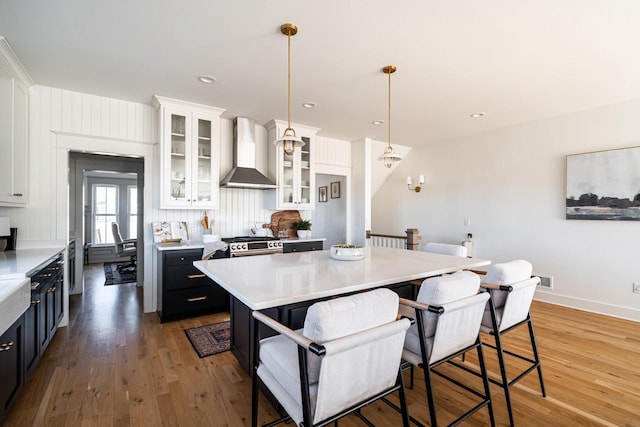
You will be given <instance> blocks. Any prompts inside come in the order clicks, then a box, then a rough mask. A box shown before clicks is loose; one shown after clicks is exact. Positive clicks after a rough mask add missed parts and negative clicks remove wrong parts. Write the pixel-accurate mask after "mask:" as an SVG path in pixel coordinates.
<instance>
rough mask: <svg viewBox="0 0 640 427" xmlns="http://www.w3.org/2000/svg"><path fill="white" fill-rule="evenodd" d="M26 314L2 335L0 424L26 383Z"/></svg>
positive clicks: (0, 344)
mask: <svg viewBox="0 0 640 427" xmlns="http://www.w3.org/2000/svg"><path fill="white" fill-rule="evenodd" d="M23 320H24V316H21V317H20V318H19V319H18V320H16V321H15V322H14V323H13V325H11V327H10V328H9V329H8V330H7V331H6V332H5V333H4V334H2V336H1V337H0V425H2V423H4V420H5V418H6V416H7V414H8V413H9V409H11V406H12V405H13V403H14V402H15V400H16V397H17V395H18V392H19V391H20V390H21V389H22V386H23V384H24V368H23V363H24V357H23V351H24V342H23V341H24V322H23Z"/></svg>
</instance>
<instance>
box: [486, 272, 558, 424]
mask: <svg viewBox="0 0 640 427" xmlns="http://www.w3.org/2000/svg"><path fill="white" fill-rule="evenodd" d="M532 270H533V267H532V265H531V263H530V262H528V261H525V260H521V259H519V260H514V261H511V262H507V263H498V264H493V265H492V266H490V267H489V269H488V271H487V274H486V276H484V277H483V282H482V283H481V287H482V288H483V289H485V290H487V291H488V293H490V294H491V299H490V300H489V302H488V304H487V306H486V308H485V313H484V316H483V319H482V327H481V331H482V332H483V333H486V334H488V335H489V336H491V337H493V339H494V342H493V344H489V343H485V345H486V346H488V347H491V348H493V349H495V350H496V352H497V354H498V362H499V365H500V378H501V380H500V381H497V380H494V379H491V382H492V383H494V384H496V385H499V386H500V387H502V388H503V389H504V394H505V399H506V401H507V411H508V413H509V422H510V424H511V425H512V426H513V425H514V418H513V410H512V405H511V396H510V393H509V388H510V387H511V386H512V385H513V384H515V383H516V382H518V381H520V380H521V379H522V378H523V377H524V376H525V375H527V374H529V373H530V372H532V371H533V370H537V372H538V380H539V382H540V392H541V393H542V396H543V397H546V391H545V388H544V381H543V378H542V366H541V364H540V356H539V354H538V345H537V343H536V336H535V332H534V329H533V320H532V319H531V313H530V307H531V302H532V301H533V295H534V293H535V291H536V286H537V285H538V284H539V283H540V278H539V277H531V273H532ZM522 325H527V327H528V329H529V341H530V344H531V356H529V355H523V354H521V353H516V352H514V351H510V350H506V349H505V348H504V344H503V342H502V336H503V335H505V334H506V333H508V332H511V331H512V330H514V329H515V328H517V327H518V326H522ZM506 355H508V356H512V357H515V358H517V359H520V360H524V361H525V362H527V368H526V369H524V370H523V371H522V372H521V373H519V374H518V375H516V376H515V377H514V378H513V379H512V380H509V379H508V376H507V369H506V362H505V359H506V358H505V356H506Z"/></svg>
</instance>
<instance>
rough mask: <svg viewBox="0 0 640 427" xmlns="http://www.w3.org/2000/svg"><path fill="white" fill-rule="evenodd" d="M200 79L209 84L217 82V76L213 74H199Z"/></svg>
mask: <svg viewBox="0 0 640 427" xmlns="http://www.w3.org/2000/svg"><path fill="white" fill-rule="evenodd" d="M198 80H199V81H200V82H201V83H204V84H208V85H210V84H212V83H215V82H216V78H215V77H213V76H209V75H202V76H198Z"/></svg>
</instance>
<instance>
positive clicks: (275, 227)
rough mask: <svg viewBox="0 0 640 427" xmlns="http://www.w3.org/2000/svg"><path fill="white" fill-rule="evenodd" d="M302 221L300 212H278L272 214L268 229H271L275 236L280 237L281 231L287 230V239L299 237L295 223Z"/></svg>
mask: <svg viewBox="0 0 640 427" xmlns="http://www.w3.org/2000/svg"><path fill="white" fill-rule="evenodd" d="M301 220H302V217H301V216H300V212H299V211H294V210H290V211H277V212H274V213H273V214H271V224H268V225H267V227H270V228H271V231H273V235H274V236H278V232H279V231H280V230H287V237H298V235H297V234H296V229H295V228H293V223H294V222H298V221H301Z"/></svg>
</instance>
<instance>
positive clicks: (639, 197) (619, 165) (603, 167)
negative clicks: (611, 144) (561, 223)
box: [566, 147, 640, 221]
mask: <svg viewBox="0 0 640 427" xmlns="http://www.w3.org/2000/svg"><path fill="white" fill-rule="evenodd" d="M566 218H567V219H595V220H616V221H640V147H632V148H622V149H617V150H607V151H598V152H594V153H583V154H573V155H570V156H567V195H566Z"/></svg>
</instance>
